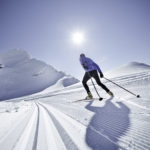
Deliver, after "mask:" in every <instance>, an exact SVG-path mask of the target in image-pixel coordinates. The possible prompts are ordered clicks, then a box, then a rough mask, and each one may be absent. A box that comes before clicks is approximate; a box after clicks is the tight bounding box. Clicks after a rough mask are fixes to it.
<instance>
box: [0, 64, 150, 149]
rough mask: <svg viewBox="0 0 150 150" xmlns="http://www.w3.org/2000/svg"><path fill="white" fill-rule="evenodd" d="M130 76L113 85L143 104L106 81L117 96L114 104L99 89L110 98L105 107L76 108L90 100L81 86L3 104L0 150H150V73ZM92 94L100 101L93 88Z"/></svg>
mask: <svg viewBox="0 0 150 150" xmlns="http://www.w3.org/2000/svg"><path fill="white" fill-rule="evenodd" d="M126 71H127V75H122V76H118V77H115V78H112V80H113V81H115V82H116V83H118V84H120V85H121V86H124V87H125V88H127V89H129V90H131V91H132V92H134V93H136V94H139V95H141V98H136V97H134V96H133V95H131V94H130V93H127V92H126V91H124V90H122V89H120V88H118V87H117V86H116V85H113V84H111V83H109V82H107V81H105V80H102V82H103V83H104V84H105V85H107V86H108V88H110V89H111V90H112V91H113V92H114V94H115V97H114V98H110V97H109V96H108V94H107V93H106V92H105V91H104V90H102V89H101V88H99V87H98V86H96V87H97V89H98V91H99V93H100V95H101V96H103V97H105V99H104V100H103V101H101V102H100V101H98V100H94V101H78V102H76V100H79V99H82V98H84V97H85V96H86V93H85V90H84V89H83V87H82V85H81V83H78V84H75V85H72V86H70V87H66V88H63V89H60V90H58V91H50V92H48V91H47V92H45V93H42V92H40V93H39V94H38V95H30V96H25V97H22V98H16V99H12V100H9V101H5V102H1V103H0V122H1V124H0V148H1V149H3V150H11V149H14V150H20V149H21V150H60V149H62V150H149V149H150V92H149V91H150V70H147V71H146V70H145V68H144V67H143V69H142V67H141V71H140V72H139V71H137V72H134V73H133V72H132V73H130V70H126ZM61 82H62V80H59V81H58V82H57V84H56V85H57V86H59V83H61ZM61 85H62V84H61ZM61 85H60V86H61ZM90 89H91V91H92V93H93V95H94V97H97V95H96V93H95V91H94V88H93V86H90Z"/></svg>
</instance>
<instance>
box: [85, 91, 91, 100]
mask: <svg viewBox="0 0 150 150" xmlns="http://www.w3.org/2000/svg"><path fill="white" fill-rule="evenodd" d="M92 98H93V96H92V93H91V92H88V96H87V97H86V98H85V99H92Z"/></svg>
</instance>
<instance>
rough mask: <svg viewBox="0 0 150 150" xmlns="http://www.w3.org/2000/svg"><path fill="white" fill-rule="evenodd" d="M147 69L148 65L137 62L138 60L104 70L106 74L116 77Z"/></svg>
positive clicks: (149, 67) (149, 66) (149, 68)
mask: <svg viewBox="0 0 150 150" xmlns="http://www.w3.org/2000/svg"><path fill="white" fill-rule="evenodd" d="M149 70H150V65H147V64H144V63H139V62H130V63H128V64H125V65H123V66H120V67H118V68H116V69H114V70H110V71H108V72H106V75H107V76H109V77H117V76H124V75H128V74H129V75H130V74H135V73H140V72H145V71H149Z"/></svg>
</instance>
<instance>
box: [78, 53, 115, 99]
mask: <svg viewBox="0 0 150 150" xmlns="http://www.w3.org/2000/svg"><path fill="white" fill-rule="evenodd" d="M80 63H81V65H82V66H83V68H84V70H85V75H84V77H83V80H82V84H83V86H84V88H85V90H86V92H87V94H88V96H87V97H86V99H89V98H90V99H92V98H93V96H92V93H91V92H90V90H89V87H88V85H87V81H88V80H89V79H90V78H91V77H93V78H94V79H95V80H96V82H97V84H98V85H99V86H101V87H102V88H103V89H104V90H105V91H106V92H107V93H108V94H109V95H110V96H113V93H112V92H111V91H110V90H109V89H108V88H107V87H106V86H105V85H104V84H103V83H101V81H100V78H99V76H98V73H97V71H98V72H99V74H100V77H101V78H103V77H104V75H103V73H102V71H101V69H100V67H99V66H98V65H97V64H96V63H95V62H94V61H93V60H92V59H90V58H88V57H86V56H85V54H80Z"/></svg>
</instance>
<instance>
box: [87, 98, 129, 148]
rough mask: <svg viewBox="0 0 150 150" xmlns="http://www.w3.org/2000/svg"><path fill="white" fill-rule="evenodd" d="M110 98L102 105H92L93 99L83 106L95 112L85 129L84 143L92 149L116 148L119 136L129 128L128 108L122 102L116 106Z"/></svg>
mask: <svg viewBox="0 0 150 150" xmlns="http://www.w3.org/2000/svg"><path fill="white" fill-rule="evenodd" d="M111 100H112V98H111V99H109V100H107V101H106V103H105V105H104V107H95V106H92V103H93V101H91V102H89V103H88V105H86V107H85V108H86V109H88V110H90V111H92V112H94V113H95V114H94V116H93V117H92V119H91V121H90V123H89V125H88V128H87V131H86V143H87V144H88V146H89V147H91V148H92V150H117V149H118V148H119V147H118V145H117V142H118V140H119V138H120V137H121V136H122V135H124V134H125V133H126V131H127V129H128V128H129V125H130V122H129V113H130V110H129V108H128V107H127V106H126V105H125V104H124V103H122V102H117V105H118V106H116V105H114V104H113V103H112V101H111ZM114 143H116V144H114Z"/></svg>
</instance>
